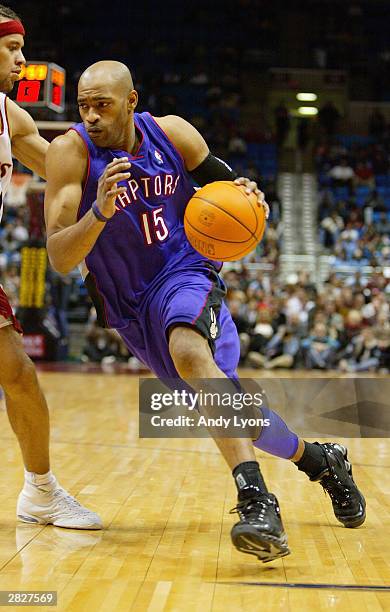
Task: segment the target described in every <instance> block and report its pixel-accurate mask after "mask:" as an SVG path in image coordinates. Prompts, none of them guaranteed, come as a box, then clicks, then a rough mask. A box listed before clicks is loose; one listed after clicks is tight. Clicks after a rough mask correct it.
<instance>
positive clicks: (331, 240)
mask: <svg viewBox="0 0 390 612" xmlns="http://www.w3.org/2000/svg"><path fill="white" fill-rule="evenodd" d="M321 228H322V230H323V238H322V243H323V245H324V247H325V248H327V249H332V248H333V247H334V245H335V244H336V241H337V239H338V237H339V235H340V232H341V231H342V230H343V229H344V222H343V220H342V218H341V217H340V215H339V214H338V213H337V211H336V210H334V211H333V212H331V214H330V215H329V216H328V217H325V219H323V220H322V221H321Z"/></svg>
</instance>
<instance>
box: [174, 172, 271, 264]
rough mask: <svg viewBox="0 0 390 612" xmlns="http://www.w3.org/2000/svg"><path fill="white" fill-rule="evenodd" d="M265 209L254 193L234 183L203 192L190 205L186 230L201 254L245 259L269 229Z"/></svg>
mask: <svg viewBox="0 0 390 612" xmlns="http://www.w3.org/2000/svg"><path fill="white" fill-rule="evenodd" d="M265 224H266V221H265V213H264V208H263V206H261V205H260V204H259V203H258V201H257V196H256V194H254V193H251V194H249V195H248V194H247V193H245V187H243V186H241V185H235V184H234V183H232V182H231V181H216V182H214V183H209V184H208V185H205V187H202V188H201V189H199V190H198V191H197V192H196V193H195V195H193V196H192V198H191V199H190V201H189V202H188V204H187V207H186V210H185V213H184V229H185V232H186V235H187V238H188V241H189V242H190V244H191V245H192V246H193V247H194V249H196V250H197V251H198V252H199V253H201V254H202V255H204V256H205V257H208V258H210V259H215V260H218V261H234V260H236V259H241V258H242V257H244V255H247V254H248V253H250V252H251V251H253V249H254V248H255V247H256V245H257V244H258V243H259V242H260V240H261V239H262V237H263V234H264V230H265Z"/></svg>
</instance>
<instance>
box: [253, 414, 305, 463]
mask: <svg viewBox="0 0 390 612" xmlns="http://www.w3.org/2000/svg"><path fill="white" fill-rule="evenodd" d="M260 410H261V412H262V413H263V419H269V425H268V426H265V425H264V426H263V427H262V429H261V433H260V436H259V437H258V438H257V440H254V441H253V444H254V446H256V448H260V449H261V450H263V451H265V452H266V453H270V454H271V455H275V456H276V457H282V458H283V459H291V457H293V456H294V455H295V453H296V452H297V448H298V436H297V434H295V433H293V432H292V431H290V430H289V428H288V427H287V425H286V423H285V422H284V421H283V419H281V418H280V416H279V415H278V414H276V412H274V411H273V410H270V409H269V408H267V406H261V409H260Z"/></svg>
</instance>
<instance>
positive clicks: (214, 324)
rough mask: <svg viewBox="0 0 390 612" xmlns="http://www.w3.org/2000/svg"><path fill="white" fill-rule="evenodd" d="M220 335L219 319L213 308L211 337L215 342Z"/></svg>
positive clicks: (211, 313) (211, 310)
mask: <svg viewBox="0 0 390 612" xmlns="http://www.w3.org/2000/svg"><path fill="white" fill-rule="evenodd" d="M217 334H218V325H217V317H216V316H215V312H214V309H213V308H210V337H211V339H212V340H215V338H216V337H217Z"/></svg>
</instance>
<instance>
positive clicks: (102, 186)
mask: <svg viewBox="0 0 390 612" xmlns="http://www.w3.org/2000/svg"><path fill="white" fill-rule="evenodd" d="M78 104H79V109H80V114H81V118H82V120H83V123H82V124H78V125H76V126H75V127H74V128H73V129H71V130H70V131H68V132H67V133H66V134H65V135H63V136H59V137H58V138H56V139H55V140H54V141H53V142H52V143H51V145H50V147H49V151H48V154H47V166H46V168H47V180H48V183H47V189H46V199H45V214H46V221H47V229H48V243H47V248H48V253H49V257H50V260H51V263H52V265H53V267H54V268H55V269H56V270H58V272H61V273H64V274H66V273H68V272H70V271H71V270H72V269H73V268H74V267H75V266H77V265H79V264H80V263H81V262H83V261H85V266H84V271H85V274H86V278H85V280H86V284H87V286H88V288H89V291H90V293H91V295H93V296H94V300H95V304H96V307H97V311H98V316H99V318H100V320H101V321H102V323H103V324H106V325H109V326H111V327H114V328H116V329H117V330H118V332H119V333H120V335H121V336H122V338H123V339H124V341H125V342H126V344H127V346H128V347H129V349H130V351H131V352H132V353H133V354H134V355H136V356H137V357H138V358H139V359H141V360H142V361H144V362H145V363H146V364H147V365H148V366H149V367H150V368H151V369H152V370H153V371H154V372H155V374H156V375H157V376H159V377H163V378H164V377H165V378H174V377H177V376H179V377H181V378H182V379H191V378H192V379H196V378H203V379H204V378H222V377H226V376H228V377H233V376H234V374H235V371H236V366H237V363H238V357H239V342H238V337H237V332H236V329H235V326H234V324H233V322H232V319H231V316H230V313H229V311H228V310H227V307H226V305H225V304H224V302H223V296H224V293H225V290H224V285H223V282H222V281H221V279H220V277H219V276H218V270H219V268H220V265H219V264H218V262H213V261H209V260H207V259H205V258H204V257H203V256H202V255H200V254H199V253H197V252H196V251H194V250H193V249H192V247H191V246H190V244H189V243H188V241H187V239H186V237H185V233H184V230H183V215H184V209H185V206H186V204H187V202H188V200H189V198H190V197H191V196H192V195H193V193H194V191H193V185H192V181H191V177H193V178H194V179H195V181H196V182H197V183H198V184H199V185H204V184H206V183H209V182H211V181H214V180H234V179H235V176H234V175H233V173H232V171H231V170H230V169H229V168H228V167H227V166H226V164H224V163H223V162H221V161H220V160H218V159H217V158H215V157H213V156H212V155H211V154H210V152H209V150H208V147H207V145H206V143H205V141H204V140H203V138H202V137H201V135H200V134H199V133H198V132H197V131H196V130H195V129H194V128H193V127H192V126H191V125H190V124H189V123H187V122H186V121H184V120H183V119H181V118H179V117H175V116H168V117H159V118H153V117H152V116H151V115H150V114H149V113H141V114H137V113H135V112H134V111H135V108H136V105H137V92H136V91H135V90H134V88H133V83H132V79H131V75H130V73H129V71H128V69H127V67H126V66H124V65H123V64H120V63H118V62H98V63H96V64H94V65H92V66H90V67H89V68H88V69H87V70H86V71H85V72H84V73H83V74H82V76H81V78H80V82H79V88H78ZM238 182H240V183H242V184H244V185H245V187H246V189H247V190H249V191H255V192H256V193H257V196H258V200H259V202H260V203H263V197H264V196H263V194H262V193H261V192H260V191H259V190H258V188H257V185H256V183H253V182H250V181H249V180H248V179H244V178H241V179H238ZM264 205H265V204H264ZM265 206H266V205H265ZM262 412H263V417H264V418H268V419H269V420H270V427H264V428H263V430H262V432H261V434H260V436H259V438H258V440H256V442H255V444H256V446H257V447H259V448H261V449H263V450H266V451H267V452H270V453H272V454H274V455H276V456H279V457H284V458H288V459H291V460H292V461H294V462H295V463H296V464H297V466H298V468H299V469H300V470H303V471H305V472H306V473H307V474H308V475H309V476H310V478H311V479H312V480H318V481H320V482H321V484H322V485H323V486H324V488H325V489H326V490H327V491H328V492H329V493H330V495H331V499H332V503H333V508H334V511H335V514H336V517H337V518H338V520H339V521H341V522H342V523H343V524H344V525H346V526H348V527H355V526H358V525H360V524H361V523H363V521H364V519H365V502H364V498H363V496H362V495H361V494H360V492H359V491H358V489H357V487H356V485H355V483H354V482H353V480H352V477H351V472H350V466H349V464H348V463H347V461H346V452H345V449H344V448H343V447H341V446H339V445H336V444H317V443H315V444H310V443H305V442H304V441H303V440H299V439H298V437H297V436H296V434H294V433H293V432H291V431H289V429H288V427H287V426H286V424H285V423H284V422H283V421H282V420H281V418H280V417H279V416H278V415H277V414H276V413H274V412H273V411H272V410H269V409H268V408H265V407H264V408H262ZM216 442H217V444H218V446H219V448H220V450H221V452H222V454H223V456H224V458H225V459H226V461H227V463H228V465H229V466H230V468H231V469H232V471H233V476H234V479H235V482H236V485H237V489H238V505H237V511H238V513H239V517H240V521H239V522H238V523H236V525H235V526H234V527H233V529H232V539H233V543H234V544H235V545H236V547H237V548H238V549H239V550H241V551H243V552H247V553H249V554H255V555H257V556H258V557H259V558H260V559H261V560H263V561H270V560H272V559H274V558H276V557H279V556H284V555H286V554H288V553H289V549H288V546H287V538H286V535H285V533H284V529H283V525H282V522H281V518H280V513H279V507H278V502H277V500H276V498H275V496H274V495H272V494H271V493H269V492H268V490H267V487H266V485H265V483H264V480H263V477H262V475H261V472H260V469H259V464H258V463H257V461H256V458H255V455H254V450H253V445H252V442H251V440H249V439H222V438H219V439H217V440H216Z"/></svg>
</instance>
